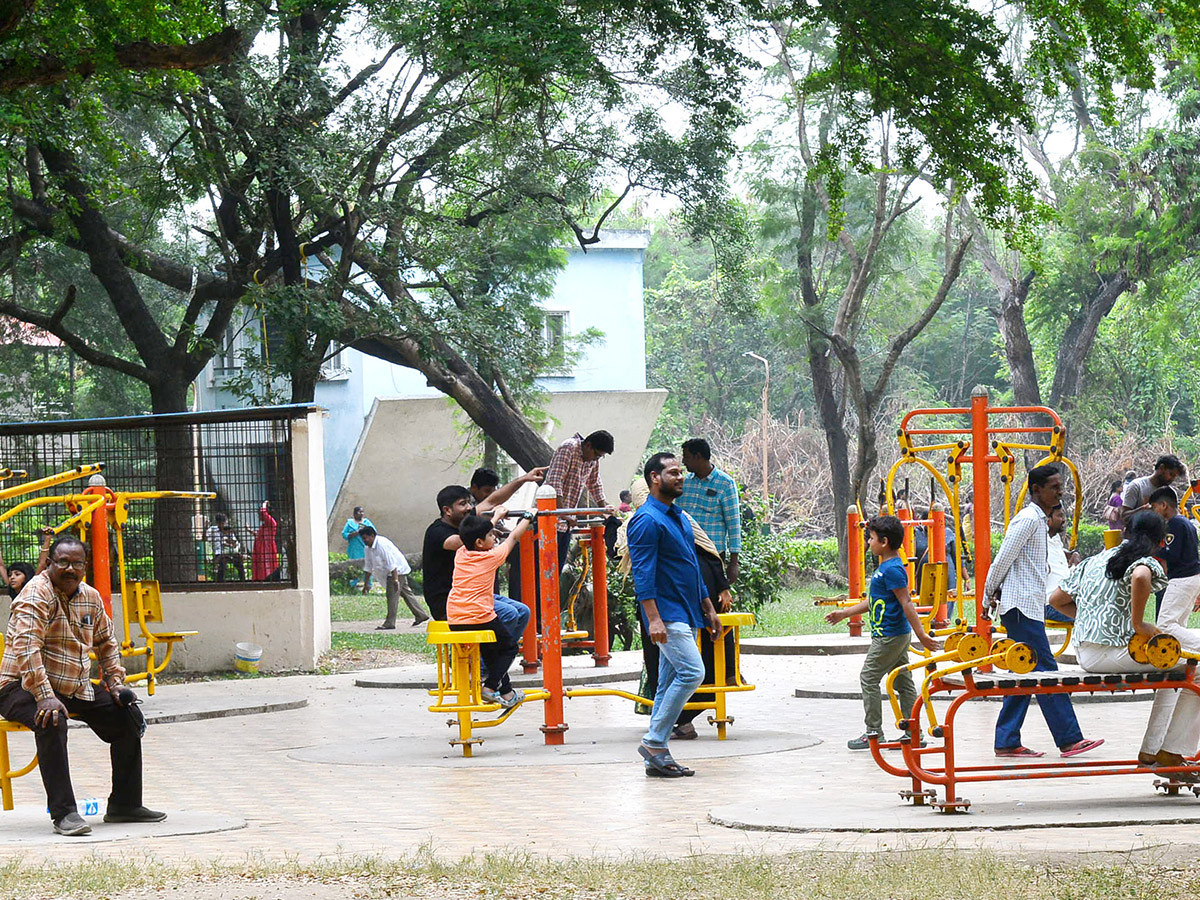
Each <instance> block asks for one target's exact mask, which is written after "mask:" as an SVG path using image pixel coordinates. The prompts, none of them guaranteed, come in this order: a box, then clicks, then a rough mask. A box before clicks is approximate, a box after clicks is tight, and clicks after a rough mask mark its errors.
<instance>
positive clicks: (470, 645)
mask: <svg viewBox="0 0 1200 900" xmlns="http://www.w3.org/2000/svg"><path fill="white" fill-rule="evenodd" d="M425 642H426V643H427V644H430V645H432V646H434V647H436V648H437V680H438V683H437V687H436V688H435V689H434V690H432V691H430V693H431V694H433V695H434V696H435V697H436V698H437V699H436V700H435V702H434V704H433V705H432V706H430V707H429V711H430V712H435V713H452V714H453V715H454V718H452V719H450V720H448V721H447V722H446V724H447V725H449V726H450V727H451V728H453V727H454V726H455V725H457V726H458V737H457V738H451V739H450V745H451V746H453V747H462V753H463V756H464V757H470V756H472V755H473V748H474V745H475V744H482V743H483V738H477V737H473V736H472V732H473V730H474V729H476V728H494V727H495V726H497V725H499V724H500V723H502V722H504V721H505V720H506V719H508V717H509V716H511V715H512V714H513V713H514V712H516V711H517V709H518V708H519V707H520V705H521V704H517V706H514V707H511V708H510V709H505V710H504V711H503V713H501V715H499V716H497V717H496V718H494V719H488V720H486V721H482V722H481V721H477V720H475V719H474V718H473V717H472V713H477V712H478V713H486V712H496V711H497V710H501V709H503V707H502V706H501V705H500V704H499V703H489V702H487V701H485V700H484V699H483V693H482V691H483V676H482V674H481V665H480V659H479V645H480V644H493V643H495V642H496V634H495V632H493V631H492V630H491V629H483V628H481V629H474V630H471V631H451V630H450V626H449V625H447V624H446V623H445V622H437V621H430V623H429V626H428V630H427V632H426V636H425ZM549 696H550V694H549V692H547V691H544V690H533V691H526V692H525V701H530V700H545V699H546V698H547V697H549Z"/></svg>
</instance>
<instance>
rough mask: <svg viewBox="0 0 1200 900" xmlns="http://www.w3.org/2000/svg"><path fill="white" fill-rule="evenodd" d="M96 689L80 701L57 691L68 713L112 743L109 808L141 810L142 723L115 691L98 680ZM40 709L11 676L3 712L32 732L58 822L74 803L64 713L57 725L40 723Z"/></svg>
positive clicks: (3, 691)
mask: <svg viewBox="0 0 1200 900" xmlns="http://www.w3.org/2000/svg"><path fill="white" fill-rule="evenodd" d="M95 692H96V699H95V700H78V699H76V698H74V697H64V696H63V695H62V694H56V695H55V696H57V697H58V699H59V700H61V701H62V702H63V705H64V706H66V707H67V712H69V713H70V714H71V715H73V716H75V717H76V718H78V719H79V720H80V721H82V722H85V723H87V726H88V728H90V729H92V731H94V732H95V733H96V736H97V737H98V738H100V740H102V741H104V743H106V744H108V746H109V756H110V757H111V758H112V793H111V794H109V795H108V807H109V809H121V810H131V809H137V808H138V807H139V806H141V805H142V738H141V735H139V734H138V726H137V725H135V724H134V721H133V718H132V717H131V716H130V715H129V711H128V710H127V709H125V708H124V707H121V706H118V705H117V704H116V702H115V701H114V700H113V697H112V694H110V693H109V692H108V691H107V690H105V689H104V688H103V687H102V686H100V685H97V686H96V687H95ZM36 713H37V701H36V700H35V699H34V697H33V694H31V693H29V691H27V690H25V689H24V688H22V687H21V685H20V684H19V683H18V682H15V681H10V682H8V683H7V684H5V685H4V686H3V687H0V716H3V717H4V718H6V719H8V720H9V721H10V722H20V723H21V724H22V725H24V726H25V727H27V728H29V729H30V730H31V731H32V732H33V739H34V742H35V743H36V745H37V754H38V768H39V769H40V770H41V773H42V784H43V785H44V786H45V788H46V801H47V803H46V805H47V806H48V807H49V809H50V818H51V819H52V820H53V821H55V822H57V821H58V820H59V819H61V818H62V817H63V816H65V815H66V814H67V813H70V812H75V808H76V804H75V790H74V788H73V787H72V786H71V770H70V766H69V765H68V763H67V720H66V719H65V718H62V717H60V718H59V720H58V725H55V726H50V727H47V728H42V727H41V726H39V725H38V724H37V723H36V722H35V721H34V715H35V714H36Z"/></svg>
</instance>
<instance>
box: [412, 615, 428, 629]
mask: <svg viewBox="0 0 1200 900" xmlns="http://www.w3.org/2000/svg"><path fill="white" fill-rule="evenodd" d="M428 621H429V616H423V617H422V618H420V619H413V628H420V627H421V626H422V625H424V624H425V623H426V622H428Z"/></svg>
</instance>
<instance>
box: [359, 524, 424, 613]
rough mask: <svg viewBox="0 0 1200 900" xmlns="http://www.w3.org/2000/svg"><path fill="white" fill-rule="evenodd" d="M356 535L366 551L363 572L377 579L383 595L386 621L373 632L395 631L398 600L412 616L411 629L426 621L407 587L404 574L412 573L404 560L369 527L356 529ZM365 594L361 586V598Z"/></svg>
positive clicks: (421, 608) (397, 548)
mask: <svg viewBox="0 0 1200 900" xmlns="http://www.w3.org/2000/svg"><path fill="white" fill-rule="evenodd" d="M359 534H361V535H362V539H363V544H364V545H365V547H366V555H365V556H364V557H363V570H364V571H366V572H369V573H371V574H373V575H374V576H375V577H376V578H378V579H379V581H380V582H381V583H382V584H383V585H384V586H385V588H386V591H387V618H386V619H384V620H383V624H382V625H380V626H378V627H377V628H376V629H375V630H376V631H391V630H392V629H394V628H395V627H396V613H397V612H398V611H399V609H400V597H403V598H404V603H405V605H407V606H408V608H409V610H410V611H411V612H412V614H413V616H415V618H414V619H413V626H414V627H416V626H417V625H420V624H421V623H422V622H424V621H425V620H426V619H428V618H429V612H428V611H427V610H426V609H425V607H424V606H422V605H421V601H420V600H418V599H417V595H416V594H414V593H413V590H412V588H411V587H409V584H408V573H409V572H411V571H412V566H410V565H409V564H408V560H407V559H405V558H404V554H403V553H401V552H400V548H399V547H397V546H396V545H395V544H393V543H392V542H391V541H389V540H388V539H387V538H385V537H384V536H383V535H381V534H378V533H376V531H375V527H374V526H373V525H364V526H363V527H362V528H360V529H359ZM367 590H368V588H367V586H366V585H365V584H364V585H363V593H364V594H365V593H366V592H367Z"/></svg>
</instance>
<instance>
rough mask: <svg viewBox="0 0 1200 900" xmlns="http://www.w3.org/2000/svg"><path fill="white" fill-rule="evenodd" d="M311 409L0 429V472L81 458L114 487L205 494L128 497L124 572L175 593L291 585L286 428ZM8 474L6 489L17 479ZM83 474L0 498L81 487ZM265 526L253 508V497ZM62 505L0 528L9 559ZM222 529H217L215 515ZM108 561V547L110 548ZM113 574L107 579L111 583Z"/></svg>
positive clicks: (47, 467)
mask: <svg viewBox="0 0 1200 900" xmlns="http://www.w3.org/2000/svg"><path fill="white" fill-rule="evenodd" d="M311 409H312V408H311V407H309V406H285V407H267V408H259V409H244V410H225V411H219V412H205V413H181V414H173V415H161V416H137V417H130V418H119V419H90V420H82V421H78V420H77V421H50V422H20V423H13V424H0V467H8V468H11V469H14V470H17V469H24V470H26V471H27V472H28V473H29V474H28V478H26V479H22V480H26V481H32V480H34V479H37V478H42V477H45V476H47V475H53V474H55V473H56V472H62V471H64V470H66V469H71V468H74V467H75V466H78V465H84V464H87V463H97V462H102V463H104V464H105V469H104V479H105V482H106V483H107V485H108V487H110V488H111V489H112V490H114V491H153V490H175V491H210V492H213V493H215V494H216V495H217V496H216V499H214V500H193V499H160V500H137V501H133V502H132V503H131V504H130V514H129V521H128V522H127V523H126V525H125V527H124V529H123V533H124V540H125V557H126V567H127V574H128V577H129V578H131V579H149V578H157V579H158V580H159V581H160V582H162V583H163V584H164V585H170V586H173V587H176V588H181V587H193V588H198V587H201V586H205V587H211V583H212V582H214V581H221V582H223V583H222V588H223V589H229V590H237V589H239V587H250V586H253V587H254V588H255V589H261V588H263V587H264V586H266V585H268V584H276V585H279V586H286V587H294V586H295V584H296V567H295V559H296V553H295V549H296V530H295V519H296V513H295V492H294V484H293V479H292V423H293V422H294V421H295V420H296V419H302V418H304V417H305V416H306V415H307V414H308V413H309V412H310V411H311ZM19 483H20V481H18V480H10V481H8V482H6V483H5V486H6V487H8V486H12V485H15V484H19ZM86 486H87V479H86V478H85V479H80V480H79V481H74V482H70V483H68V484H65V485H60V486H58V487H55V488H49V489H47V490H43V491H39V492H37V493H35V494H29V495H25V496H23V497H20V498H16V499H13V500H9V501H6V502H4V503H2V504H0V512H2V511H4V510H7V509H11V508H12V506H13V505H15V504H16V503H18V502H21V501H23V500H28V499H30V498H32V497H39V496H58V495H63V494H69V493H75V492H79V491H82V490H83V488H84V487H86ZM264 501H269V503H270V506H269V509H268V510H267V511H266V512H267V515H268V516H269V517H270V519H273V520H274V522H275V525H274V527H272V526H271V522H270V519H268V518H266V517H265V516H263V515H262V514H261V513H260V510H261V509H262V506H263V502H264ZM68 515H69V513H68V512H67V510H66V508H65V507H64V506H63V505H62V504H61V503H55V504H50V505H44V506H38V507H33V508H31V509H28V510H25V511H23V512H21V513H19V514H18V515H17V516H15V517H13V518H12V519H10V520H9V521H7V522H4V523H2V524H0V549H3V553H4V559H5V561H6V562H9V563H12V562H17V561H25V562H29V563H31V564H33V563H35V562H36V560H37V555H38V546H39V540H40V529H41V528H42V527H43V526H46V525H54V524H57V523H59V522H62V521H64V520H65V519H66V518H67V517H68ZM222 519H223V520H224V525H223V526H222V525H219V524H218V523H219V522H220V521H221V520H222ZM111 557H112V559H114V560H115V559H116V550H115V548H114V549H113V551H112V554H111ZM115 583H116V582H115V580H114V584H115Z"/></svg>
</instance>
